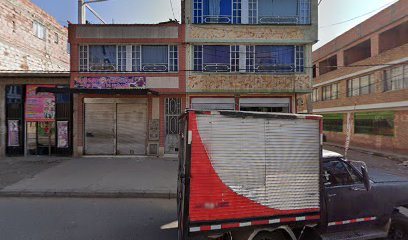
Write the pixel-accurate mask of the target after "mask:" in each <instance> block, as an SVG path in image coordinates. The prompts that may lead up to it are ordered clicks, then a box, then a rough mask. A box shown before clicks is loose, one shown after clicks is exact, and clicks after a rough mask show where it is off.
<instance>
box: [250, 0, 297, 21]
mask: <svg viewBox="0 0 408 240" xmlns="http://www.w3.org/2000/svg"><path fill="white" fill-rule="evenodd" d="M297 15H298V14H297V0H274V1H271V0H258V22H259V23H281V24H296V23H297V22H298V17H297Z"/></svg>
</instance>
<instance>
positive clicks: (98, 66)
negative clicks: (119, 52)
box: [88, 45, 116, 71]
mask: <svg viewBox="0 0 408 240" xmlns="http://www.w3.org/2000/svg"><path fill="white" fill-rule="evenodd" d="M88 61H89V70H90V71H116V46H115V45H90V46H89V60H88Z"/></svg>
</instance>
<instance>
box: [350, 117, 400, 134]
mask: <svg viewBox="0 0 408 240" xmlns="http://www.w3.org/2000/svg"><path fill="white" fill-rule="evenodd" d="M354 132H355V133H361V134H372V135H382V136H394V112H361V113H355V114H354Z"/></svg>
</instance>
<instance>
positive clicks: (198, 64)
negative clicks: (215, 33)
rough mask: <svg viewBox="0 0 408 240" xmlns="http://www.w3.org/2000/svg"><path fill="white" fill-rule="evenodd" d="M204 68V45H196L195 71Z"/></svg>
mask: <svg viewBox="0 0 408 240" xmlns="http://www.w3.org/2000/svg"><path fill="white" fill-rule="evenodd" d="M202 70H203V46H202V45H198V46H194V71H202Z"/></svg>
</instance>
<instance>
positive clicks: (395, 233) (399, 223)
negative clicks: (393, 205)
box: [388, 213, 408, 240]
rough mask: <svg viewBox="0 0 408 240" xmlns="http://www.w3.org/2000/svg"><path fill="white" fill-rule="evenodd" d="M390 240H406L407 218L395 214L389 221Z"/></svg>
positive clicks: (407, 231) (407, 232)
mask: <svg viewBox="0 0 408 240" xmlns="http://www.w3.org/2000/svg"><path fill="white" fill-rule="evenodd" d="M388 239H390V240H408V217H407V216H405V215H403V214H401V213H396V214H394V216H393V217H392V220H391V228H390V231H389V234H388Z"/></svg>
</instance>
